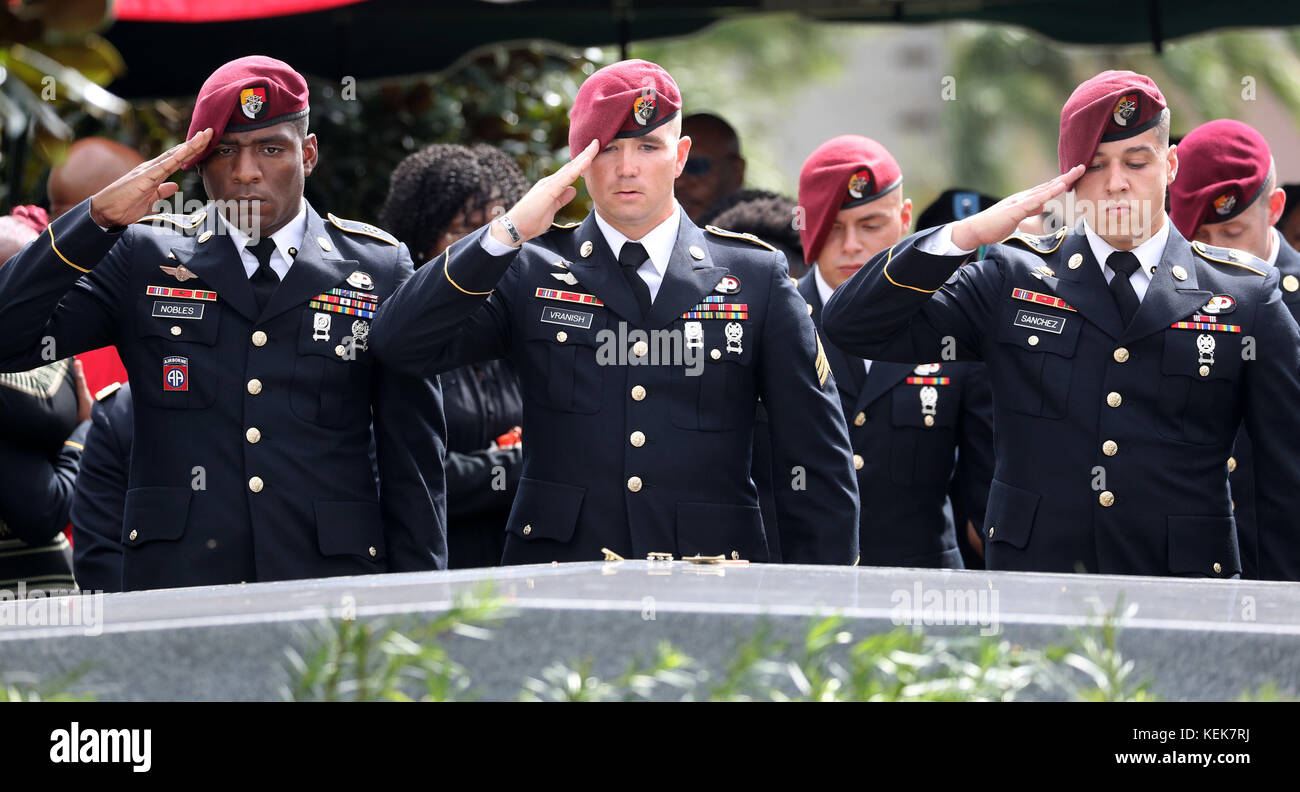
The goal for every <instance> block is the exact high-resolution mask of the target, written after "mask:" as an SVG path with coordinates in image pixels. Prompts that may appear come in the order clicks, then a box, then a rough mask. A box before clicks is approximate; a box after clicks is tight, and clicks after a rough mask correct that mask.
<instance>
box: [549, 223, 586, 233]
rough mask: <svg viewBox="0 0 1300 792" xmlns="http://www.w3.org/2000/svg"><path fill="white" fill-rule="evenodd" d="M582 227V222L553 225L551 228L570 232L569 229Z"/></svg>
mask: <svg viewBox="0 0 1300 792" xmlns="http://www.w3.org/2000/svg"><path fill="white" fill-rule="evenodd" d="M580 225H582V223H580V222H579V223H551V228H561V229H564V230H565V231H568V230H569V229H571V228H577V227H578V226H580Z"/></svg>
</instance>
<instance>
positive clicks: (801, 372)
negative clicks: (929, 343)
mask: <svg viewBox="0 0 1300 792" xmlns="http://www.w3.org/2000/svg"><path fill="white" fill-rule="evenodd" d="M484 233H487V228H486V227H485V228H483V229H480V230H479V231H478V232H476V233H474V234H471V235H469V236H468V237H466V238H465V239H463V240H461V241H460V242H458V243H456V244H455V245H453V246H452V247H451V248H450V249H449V250H448V251H447V252H446V254H444V256H443V257H442V258H441V259H440V260H435V261H431V262H429V263H428V264H426V265H425V266H423V267H421V268H420V270H419V271H418V272H416V274H415V276H414V277H413V278H412V279H411V280H410V282H408V283H407V285H406V286H404V287H403V288H402V289H401V290H400V291H399V292H398V293H397V295H395V296H394V297H393V298H392V299H391V300H389V301H388V302H387V304H385V305H384V306H382V307H381V308H380V311H379V316H378V317H376V320H375V328H374V333H373V334H372V335H373V338H374V347H375V350H376V351H377V352H378V353H379V355H380V357H381V359H383V360H384V361H385V362H387V363H389V364H391V365H395V366H398V367H400V368H401V369H403V370H405V371H407V372H409V373H411V374H415V375H421V376H431V375H433V374H435V373H437V372H439V371H445V370H447V369H450V368H454V367H457V366H462V365H464V364H466V363H469V362H472V361H475V360H485V359H490V358H498V357H505V356H509V357H510V358H512V359H513V361H514V364H515V367H516V369H517V371H518V373H519V378H520V386H521V391H522V393H523V397H524V424H523V428H524V469H523V476H522V478H521V479H520V483H519V493H518V495H517V497H516V498H515V504H514V509H513V511H512V512H511V515H510V521H509V525H508V531H509V536H507V537H506V546H505V554H504V562H505V563H507V564H518V563H534V562H549V561H552V560H557V561H590V560H595V559H599V558H601V548H602V547H605V548H609V549H610V550H613V551H614V552H616V553H618V554H619V555H621V556H623V557H629V558H630V557H642V558H643V557H645V556H646V555H647V554H649V553H652V552H663V553H672V554H673V555H675V556H691V555H695V554H702V555H726V556H727V557H729V558H740V559H748V560H751V561H767V560H768V559H769V550H768V542H767V540H766V537H765V536H764V530H763V522H762V517H761V515H760V511H759V501H758V495H757V493H756V491H755V486H754V482H753V480H752V478H751V475H750V460H751V448H752V444H753V429H754V416H755V405H756V404H757V399H758V398H759V397H760V396H761V397H762V398H763V399H764V401H765V402H766V405H767V410H768V413H769V415H770V416H771V427H772V438H773V442H772V445H773V450H774V454H775V462H774V467H775V468H776V469H777V470H779V471H782V473H781V474H780V476H779V478H780V481H778V483H777V485H776V486H775V491H776V501H777V508H778V511H779V520H780V526H781V528H780V530H781V541H782V551H783V554H784V558H785V561H787V562H795V563H834V564H852V563H854V561H855V560H856V558H857V555H858V552H857V531H856V530H855V527H856V525H857V487H856V484H855V480H854V476H853V468H852V464H851V462H850V456H851V455H850V452H849V448H848V438H847V432H846V430H845V426H844V420H843V417H842V416H841V415H840V412H839V408H838V405H837V403H836V400H835V396H834V383H833V381H832V379H831V377H830V372H829V366H828V365H826V363H825V361H824V355H822V354H821V351H820V341H819V340H818V338H817V335H816V331H815V330H814V328H813V325H812V322H811V320H810V319H809V318H808V313H807V310H806V306H805V304H804V301H803V299H801V298H800V297H799V295H798V293H797V292H796V291H795V288H794V284H793V282H792V281H791V280H790V278H789V277H788V276H787V275H786V274H785V267H784V263H783V261H782V256H781V254H780V253H777V252H775V251H774V250H772V249H770V248H768V247H767V246H766V245H764V244H763V243H760V242H757V241H754V240H753V239H752V238H743V237H741V236H740V235H732V234H730V233H729V232H715V233H705V232H704V231H702V230H701V229H700V228H698V227H697V226H695V225H694V224H692V223H691V222H690V220H689V219H688V218H687V217H686V215H685V213H683V214H682V215H681V227H680V230H679V232H678V237H677V240H676V244H675V246H674V248H673V252H672V256H671V260H670V262H669V264H668V266H667V269H666V270H665V273H664V279H663V283H662V286H661V288H660V290H659V292H658V295H657V296H656V298H655V300H654V304H653V306H652V308H651V310H650V312H649V316H648V318H647V319H646V320H645V321H642V320H641V319H640V315H641V314H640V308H639V307H638V305H637V300H636V297H635V295H634V293H633V291H632V289H631V287H630V286H629V284H628V282H627V281H626V280H625V279H624V277H623V274H622V273H621V271H620V270H619V265H618V264H617V262H616V259H615V257H614V255H613V253H612V252H611V251H610V250H609V246H608V244H607V243H606V241H605V238H604V236H603V234H601V232H600V229H599V227H598V226H597V224H596V221H595V215H594V214H592V215H588V217H587V219H586V221H585V222H583V223H582V224H581V225H579V226H576V227H569V228H558V227H557V228H553V229H551V230H550V231H548V232H547V233H545V234H543V235H542V236H540V237H538V238H536V239H534V240H531V241H530V242H528V243H526V244H524V245H523V246H522V248H521V250H520V251H518V252H511V253H508V254H506V255H503V256H499V257H493V256H490V255H488V253H487V252H486V251H484V250H483V248H482V245H481V237H482V234H484ZM584 250H585V251H586V255H584V254H583V252H584ZM724 276H729V277H730V278H732V279H733V280H732V281H728V282H727V284H731V283H733V282H734V283H735V285H736V286H738V287H739V288H738V291H730V293H728V294H725V295H720V293H719V292H718V291H717V290H716V287H719V285H720V284H721V283H722V281H723V278H724ZM723 288H724V289H730V286H729V285H723ZM549 290H559V291H564V292H570V293H574V294H578V295H591V296H592V298H591V301H587V302H575V301H566V300H562V299H559V300H557V299H551V298H548V297H547V296H545V295H547V294H549ZM710 296H714V297H717V296H724V297H725V298H726V304H731V305H736V304H744V305H746V306H747V312H748V318H746V319H732V320H721V319H709V318H704V319H699V320H697V321H699V324H700V326H701V328H700V329H701V330H702V334H703V337H702V348H701V349H699V350H698V352H699V353H701V354H702V361H701V363H700V365H699V367H698V368H696V369H695V372H696V373H697V374H698V376H691V374H690V373H689V372H690V370H691V369H690V367H688V366H684V365H680V363H681V361H680V360H672V359H664V358H663V356H662V354H661V353H662V351H663V350H664V349H665V348H666V347H668V346H671V345H672V341H671V340H668V341H667V343H665V338H666V337H665V336H664V335H663V334H660V335H659V336H648V341H646V343H645V350H643V351H644V352H645V354H643V355H641V356H637V355H636V354H635V352H636V350H637V340H636V339H637V338H639V336H634V335H633V334H632V333H633V331H638V332H639V331H641V330H654V331H664V330H671V331H675V334H676V338H677V339H678V341H679V342H682V343H679V344H678V345H677V346H678V348H683V347H684V340H683V339H684V337H685V323H686V321H696V320H684V319H683V318H682V316H683V314H685V313H687V312H690V311H692V310H693V309H695V308H696V306H697V305H699V304H700V303H701V301H702V300H704V298H707V297H710ZM577 299H579V300H585V299H587V298H584V297H578V298H577ZM597 300H598V301H599V302H598V303H597V302H595V301H597ZM733 322H734V323H738V324H739V325H740V328H739V333H740V334H739V336H736V337H735V338H734V339H732V340H729V339H728V338H727V337H726V336H725V334H726V332H727V325H729V324H732V323H733ZM732 332H733V335H734V334H735V332H736V330H735V328H733V330H732ZM668 338H669V339H670V337H668ZM643 340H644V339H643ZM651 347H654V348H655V349H653V350H651ZM668 357H669V358H671V356H668ZM643 361H644V362H645V363H647V364H653V363H655V362H661V363H662V365H638V364H639V363H642V362H643ZM675 364H677V365H675Z"/></svg>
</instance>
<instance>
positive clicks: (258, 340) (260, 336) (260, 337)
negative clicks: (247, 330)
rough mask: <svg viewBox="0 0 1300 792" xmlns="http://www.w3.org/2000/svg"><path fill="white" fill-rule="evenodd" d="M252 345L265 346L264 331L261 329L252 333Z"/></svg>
mask: <svg viewBox="0 0 1300 792" xmlns="http://www.w3.org/2000/svg"><path fill="white" fill-rule="evenodd" d="M253 346H259V347H260V346H266V333H264V332H262V331H261V330H258V331H257V332H256V333H253Z"/></svg>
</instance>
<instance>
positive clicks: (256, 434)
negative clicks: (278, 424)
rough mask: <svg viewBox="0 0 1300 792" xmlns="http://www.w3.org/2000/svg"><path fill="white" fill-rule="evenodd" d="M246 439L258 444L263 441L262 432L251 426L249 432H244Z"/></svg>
mask: <svg viewBox="0 0 1300 792" xmlns="http://www.w3.org/2000/svg"><path fill="white" fill-rule="evenodd" d="M244 437H245V438H246V439H247V440H248V442H250V443H256V442H258V441H259V440H261V439H262V430H261V429H258V428H257V427H256V426H250V427H248V431H247V432H244Z"/></svg>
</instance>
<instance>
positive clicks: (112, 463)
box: [70, 383, 134, 591]
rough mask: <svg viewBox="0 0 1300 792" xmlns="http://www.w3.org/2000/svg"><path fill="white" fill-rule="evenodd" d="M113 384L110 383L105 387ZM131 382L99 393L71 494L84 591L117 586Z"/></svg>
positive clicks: (127, 467)
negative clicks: (101, 393)
mask: <svg viewBox="0 0 1300 792" xmlns="http://www.w3.org/2000/svg"><path fill="white" fill-rule="evenodd" d="M110 387H112V386H110ZM133 405H134V400H133V399H132V398H131V385H130V384H129V383H128V384H126V385H121V386H119V387H114V388H113V390H111V391H110V392H108V393H105V394H103V395H101V396H99V399H98V401H97V402H96V403H95V407H94V409H92V410H91V413H90V432H89V433H87V434H86V450H85V451H84V452H83V453H82V455H81V468H80V469H79V470H78V471H77V488H76V492H74V493H73V496H72V510H71V512H70V516H71V518H72V550H73V553H72V560H73V571H74V572H75V574H76V576H77V585H78V586H80V587H81V588H82V590H83V591H121V590H122V551H123V547H122V524H123V521H122V513H123V511H124V510H125V509H126V490H127V482H128V480H129V478H130V473H131V440H132V437H133V434H134V429H133V427H134V424H133V422H132V415H133V411H134V406H133Z"/></svg>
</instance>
